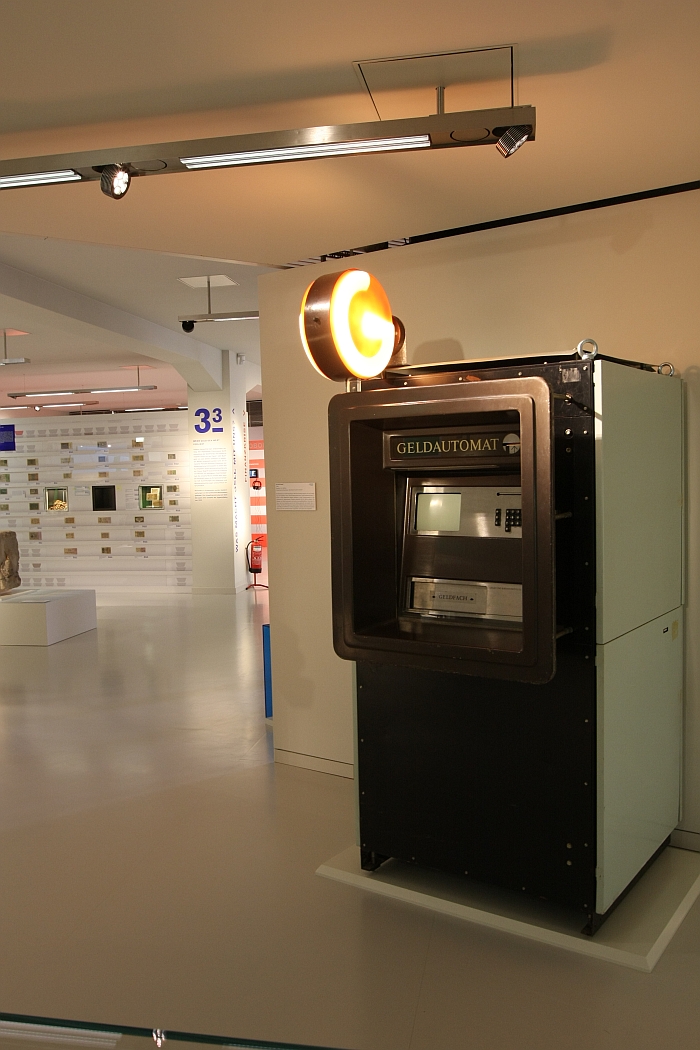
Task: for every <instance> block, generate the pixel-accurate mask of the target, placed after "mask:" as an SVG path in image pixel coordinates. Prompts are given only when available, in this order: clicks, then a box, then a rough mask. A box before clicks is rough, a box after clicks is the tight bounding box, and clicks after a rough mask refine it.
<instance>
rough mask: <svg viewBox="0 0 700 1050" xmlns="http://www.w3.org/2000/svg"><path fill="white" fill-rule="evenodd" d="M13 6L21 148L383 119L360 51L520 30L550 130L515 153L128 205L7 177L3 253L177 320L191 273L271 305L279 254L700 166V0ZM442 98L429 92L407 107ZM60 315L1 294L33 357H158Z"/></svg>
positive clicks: (183, 182) (82, 189)
mask: <svg viewBox="0 0 700 1050" xmlns="http://www.w3.org/2000/svg"><path fill="white" fill-rule="evenodd" d="M0 10H1V12H2V24H3V34H4V39H5V41H6V42H7V41H11V46H6V47H5V48H4V49H3V61H2V63H1V64H0V92H1V93H2V97H3V107H2V110H0V157H16V156H40V155H44V154H49V153H52V152H59V151H63V150H68V151H70V150H77V149H88V148H98V147H99V148H106V147H118V146H119V147H121V146H124V145H125V144H130V143H147V142H163V141H173V140H177V139H181V138H197V137H207V136H212V135H224V134H235V133H238V132H250V131H264V130H279V129H284V128H290V127H301V126H306V125H315V124H327V123H341V122H349V121H356V120H372V119H374V118H375V116H376V114H375V111H374V109H373V107H372V104H371V101H370V99H369V97H368V95H367V94H366V92H364V90H363V89H362V88H361V86H360V84H359V81H358V79H357V77H356V75H355V72H354V70H353V66H352V63H353V61H355V60H360V59H364V60H366V59H372V58H382V57H388V56H399V55H415V54H423V53H429V52H434V51H444V50H455V49H460V48H476V47H485V46H493V45H502V44H510V43H514V44H516V45H517V48H516V51H517V68H518V74H519V75H518V80H517V92H518V97H517V98H516V101H518V102H520V103H530V104H533V105H535V106H536V107H537V120H538V124H537V140H536V141H535V142H534V143H528V144H527V145H526V146H525V147H524V148H523V149H522V150H520V151H519V152H518V153H517V154H516V155H515V156H514V157H513V158H511V159H510V160H508V161H505V160H504V159H503V158H502V157H500V155H499V154H498V153H497V152H496V150H495V148H493V147H478V148H470V149H455V150H444V151H438V152H434V153H433V152H425V153H415V154H405V155H384V156H382V155H375V156H364V157H349V158H339V159H328V160H319V161H313V162H308V163H304V164H283V165H269V166H266V167H264V168H248V169H235V170H233V169H231V170H218V171H203V172H193V173H183V174H172V175H164V176H154V177H149V178H144V179H141V180H135V181H134V183H133V185H132V188H131V190H130V192H129V194H128V196H127V197H126V198H125V199H124V200H123V201H119V202H115V201H111V200H109V199H108V198H107V197H105V196H104V195H103V194H101V193H100V191H99V188H98V186H97V184H94V183H93V184H85V185H67V186H54V187H45V188H40V189H36V188H33V189H26V190H13V191H6V192H2V193H0V232H2V231H4V235H2V236H0V262H4V263H7V264H9V265H11V266H14V267H16V268H19V269H22V270H26V271H27V272H29V273H32V274H35V275H38V276H41V277H44V278H46V279H47V280H50V281H52V282H54V283H56V284H62V285H64V286H65V287H68V288H70V289H73V290H74V291H79V292H81V293H82V294H85V295H88V296H90V297H92V298H94V299H97V300H100V301H102V302H105V303H108V304H111V305H112V306H116V307H119V308H120V309H122V310H125V311H127V312H129V313H131V314H134V315H137V316H140V317H144V318H147V319H149V320H151V321H154V322H156V323H158V324H159V325H161V326H164V327H166V328H170V329H176V328H178V322H177V315H178V314H181V313H183V312H187V311H188V310H195V309H197V311H198V312H199V310H200V309H201V310H204V309H205V306H204V302H205V297H204V293H202V292H198V291H193V290H190V289H187V288H186V287H185V286H184V285H182V284H180V283H178V281H177V278H178V277H182V276H193V275H195V274H197V273H200V274H205V273H207V272H208V273H225V274H228V275H229V276H230V277H231V278H232V279H233V280H235V281H237V282H238V285H239V286H238V287H235V288H228V289H217V290H215V291H214V293H213V297H214V298H213V308H214V309H215V310H216V309H219V308H220V309H232V310H240V309H247V308H254V307H255V304H256V280H257V276H258V275H259V274H260V273H262V272H265V267H266V266H267V265H281V264H285V263H288V262H290V261H293V260H296V259H300V258H305V257H309V256H316V255H319V254H324V253H327V252H330V251H334V250H339V249H344V248H351V247H355V246H358V245H362V244H369V243H374V242H377V241H385V240H388V239H394V238H401V237H406V236H411V235H415V234H420V233H425V232H427V231H430V230H437V229H444V228H449V227H455V226H461V225H464V224H469V223H473V222H480V221H486V220H489V219H494V218H499V217H502V216H506V215H510V214H518V213H522V212H529V211H536V210H538V209H542V208H550V207H556V206H561V205H566V204H569V203H574V202H577V201H584V200H589V199H595V198H599V197H605V196H610V195H614V194H620V193H628V192H633V191H638V190H644V189H647V188H650V187H654V186H661V185H664V184H669V183H674V182H682V181H687V180H691V179H695V178H697V177H698V174H699V171H700V164H699V161H700V138H699V137H698V136H697V135H696V134H695V133H694V129H695V127H696V125H697V112H698V108H699V105H700V79H699V78H698V77H697V52H698V44H699V43H700V5H698V4H697V0H664V2H663V3H662V2H661V0H591V2H589V3H588V4H586V5H583V4H562V3H561V2H560V0H530V2H528V3H523V2H522V0H495V2H494V0H433V2H432V3H431V4H424V3H417V2H416V0H384V2H383V3H381V4H377V3H376V0H354V3H353V4H352V5H340V4H334V5H331V4H328V3H327V2H326V0H323V2H321V0H296V2H295V3H294V4H290V3H289V2H288V0H261V2H260V3H258V4H256V5H243V4H234V3H232V2H231V0H198V3H196V4H195V3H193V2H192V0H149V2H148V3H146V4H144V3H143V2H142V0H121V3H119V4H106V3H102V4H86V3H84V0H62V2H61V3H60V4H57V3H55V0H32V3H31V4H29V5H28V4H27V3H26V0H1V2H0ZM455 97H456V96H455ZM484 97H485V96H484ZM430 98H431V94H430V92H428V94H427V95H425V98H423V96H422V95H421V96H420V101H419V95H416V94H411V93H410V92H409V93H408V94H407V95H406V101H405V105H407V106H418V105H420V106H421V107H423V109H425V107H426V106H428V105H429V101H430ZM475 98H476V96H475ZM399 101H400V100H399ZM395 102H396V98H394V99H393V102H392V104H394V103H395ZM401 104H404V103H401ZM460 104H464V102H463V101H462V102H460ZM475 104H479V103H478V102H476V103H475ZM447 108H448V109H449V108H451V106H450V94H449V91H448V97H447ZM394 113H395V110H392V114H394ZM123 159H128V158H126V157H125V158H123ZM396 250H398V251H400V250H401V249H396ZM163 253H166V254H163ZM168 253H169V254H168ZM218 260H227V261H226V262H221V261H218ZM237 261H238V262H237ZM241 261H242V262H244V263H245V262H247V263H254V264H261V265H257V266H244V265H240V262H241ZM56 320H57V327H56V328H54V327H53V326H52V323H51V319H50V318H48V317H47V316H46V315H45V313H43V314H41V316H39V314H36V315H32V312H31V308H30V307H26V310H25V312H24V313H23V311H22V310H21V309H19V308H18V307H17V304H16V303H10V302H7V301H5V300H4V299H0V327H2V326H9V327H19V328H23V327H25V328H26V327H29V330H30V331H31V332H32V336H31V339H32V340H33V344H32V350H31V352H29V351H28V352H27V356H31V357H33V361H34V359H36V361H37V364H39V363H40V364H41V367H42V368H44V367H49V363H50V362H53V364H52V365H51V367H53V368H54V371H59V370H61V369H64V370H65V369H68V368H70V367H73V363H75V365H76V366H79V367H80V368H84V367H86V366H87V365H88V364H93V365H94V366H95V367H96V368H102V367H103V366H104V367H112V366H113V365H117V364H118V365H119V366H122V365H126V364H133V363H135V361H136V357H137V356H138V353H136V350H137V349H138V348H135V347H131V348H129V347H127V346H125V343H124V340H119V339H116V338H113V337H112V336H110V335H109V333H105V334H104V337H102V336H101V335H100V334H99V333H98V334H97V335H98V336H99V338H97V337H95V338H93V335H95V333H92V335H90V334H86V332H85V331H81V332H80V333H79V332H77V330H74V331H73V334H71V333H70V332H68V331H66V328H65V325H64V326H63V327H61V324H60V323H59V321H60V319H58V318H57V319H56ZM195 337H196V339H197V340H199V341H200V342H203V343H209V344H211V345H214V346H221V347H224V348H227V349H237V350H243V351H244V352H246V353H247V354H249V355H250V356H251V357H255V356H256V345H257V325H256V324H251V323H250V322H245V323H244V324H243V325H241V326H234V325H233V324H222V325H210V326H208V327H207V326H202V325H200V326H198V327H197V329H196V330H195ZM28 338H29V337H28ZM26 345H27V346H29V344H26ZM140 349H143V348H140ZM144 359H145V360H148V355H147V354H145V355H144ZM7 371H9V370H7ZM0 383H2V388H3V389H5V388H6V387H5V380H4V379H3V377H1V376H0Z"/></svg>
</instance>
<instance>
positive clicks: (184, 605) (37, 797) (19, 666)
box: [0, 594, 700, 1050]
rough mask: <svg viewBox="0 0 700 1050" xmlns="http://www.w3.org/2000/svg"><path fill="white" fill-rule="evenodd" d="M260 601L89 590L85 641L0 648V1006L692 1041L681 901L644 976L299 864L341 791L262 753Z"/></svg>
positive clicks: (351, 1044) (491, 1041)
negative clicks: (661, 950) (93, 615)
mask: <svg viewBox="0 0 700 1050" xmlns="http://www.w3.org/2000/svg"><path fill="white" fill-rule="evenodd" d="M256 603H257V604H256ZM264 612H265V607H264V596H263V595H261V594H258V595H256V596H253V595H251V594H244V595H239V596H237V597H236V598H233V597H231V598H227V597H219V596H217V597H194V598H189V597H185V596H181V595H177V596H173V598H172V599H171V600H170V601H169V602H166V598H165V597H163V598H156V597H154V598H153V599H151V600H150V601H149V600H142V601H140V602H139V603H138V604H135V603H134V602H133V601H132V600H131V599H128V598H126V597H125V598H122V599H117V598H115V597H112V598H109V599H103V600H102V602H101V604H100V609H99V630H98V631H97V632H92V633H91V634H90V635H84V636H82V637H80V638H75V639H71V640H69V641H66V642H61V643H58V644H57V645H55V646H52V647H50V648H49V649H47V650H44V649H41V650H40V649H26V650H25V649H17V648H10V647H7V648H0V945H2V951H1V952H0V1010H2V1011H6V1012H16V1013H23V1014H33V1015H44V1016H51V1017H61V1018H68V1019H75V1020H84V1021H93V1022H107V1023H114V1024H123V1025H137V1026H147V1027H149V1028H154V1027H161V1028H171V1029H180V1030H186V1031H194V1032H209V1033H216V1034H220V1035H228V1036H237V1037H247V1038H259V1039H266V1038H267V1039H280V1040H285V1041H289V1042H300V1043H312V1044H314V1043H315V1044H321V1045H326V1046H336V1047H348V1048H356V1050H434V1048H435V1050H437V1048H440V1050H462V1048H469V1050H472V1048H473V1050H546V1048H549V1047H552V1048H555V1047H556V1048H557V1050H628V1048H634V1050H652V1048H653V1050H656V1048H661V1047H663V1048H666V1047H671V1048H686V1047H688V1048H689V1050H690V1048H695V1047H697V1046H698V1045H699V1043H700V1035H699V1033H700V908H698V906H697V905H696V906H695V907H694V909H693V910H692V912H691V914H690V915H689V917H688V919H687V920H686V922H685V923H684V925H683V926H682V928H681V930H680V931H679V933H678V934H677V935H676V937H675V938H674V940H673V941H672V943H671V945H670V947H669V948H668V950H667V951H666V953H665V955H664V956H663V957H662V959H661V961H660V962H659V964H658V965H657V967H656V969H655V971H654V972H653V973H652V974H643V973H637V972H634V971H631V970H626V969H623V968H622V967H618V966H614V965H612V964H609V963H601V962H598V961H596V960H591V959H586V958H582V957H577V956H571V955H569V954H567V953H566V952H563V951H561V950H559V949H555V948H549V947H545V946H542V945H536V944H531V943H528V942H525V941H522V940H519V939H516V938H513V937H511V936H509V935H506V934H500V933H497V932H494V931H489V930H485V929H480V928H477V927H474V926H471V925H469V924H467V923H464V922H462V921H459V920H456V919H451V918H448V917H445V916H439V915H433V914H431V913H428V912H426V911H423V910H421V909H418V908H414V907H412V906H411V905H408V904H404V903H401V902H398V901H392V900H384V899H381V898H376V897H373V896H371V895H365V894H363V893H362V892H361V891H358V890H356V889H354V888H353V887H349V886H343V885H340V884H338V883H333V882H330V881H328V880H326V879H322V878H319V877H318V876H316V875H315V874H314V872H315V869H316V868H317V867H318V866H319V864H321V863H322V862H323V861H325V860H327V859H328V858H330V857H332V856H333V855H334V854H336V853H338V852H340V850H342V849H344V848H345V847H346V846H348V845H349V844H350V843H351V842H352V841H353V835H354V828H353V798H352V783H351V782H349V781H347V780H345V779H342V778H339V777H333V776H328V775H326V774H323V773H315V772H311V771H308V770H304V769H296V768H293V767H290V766H279V765H278V766H275V765H273V764H271V761H270V756H271V739H270V737H271V730H270V729H269V727H267V726H266V724H265V721H264V717H263V710H262V684H261V672H260V668H261V652H260V624H261V623H262V622H263V621H264Z"/></svg>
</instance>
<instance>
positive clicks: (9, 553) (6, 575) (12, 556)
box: [0, 532, 22, 594]
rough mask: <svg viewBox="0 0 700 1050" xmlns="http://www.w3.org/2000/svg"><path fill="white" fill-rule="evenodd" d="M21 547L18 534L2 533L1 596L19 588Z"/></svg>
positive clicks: (0, 544) (0, 537) (0, 542)
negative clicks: (5, 592)
mask: <svg viewBox="0 0 700 1050" xmlns="http://www.w3.org/2000/svg"><path fill="white" fill-rule="evenodd" d="M21 582H22V580H21V579H20V575H19V547H18V546H17V533H16V532H0V594H2V593H3V591H12V590H14V589H15V587H19V585H20V584H21Z"/></svg>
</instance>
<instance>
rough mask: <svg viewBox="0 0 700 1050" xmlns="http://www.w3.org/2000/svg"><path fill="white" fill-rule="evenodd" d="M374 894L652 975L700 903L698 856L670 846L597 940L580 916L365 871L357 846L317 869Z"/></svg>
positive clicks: (403, 869) (389, 870)
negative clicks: (587, 929) (582, 929)
mask: <svg viewBox="0 0 700 1050" xmlns="http://www.w3.org/2000/svg"><path fill="white" fill-rule="evenodd" d="M316 874H317V875H323V876H324V877H326V878H329V879H335V880H336V881H338V882H344V883H346V884H347V885H350V886H355V887H357V888H358V889H360V890H364V891H365V892H368V893H376V894H379V895H381V896H384V897H390V898H393V899H395V900H400V901H404V902H406V903H409V904H414V905H417V906H419V907H422V908H428V909H430V910H432V911H435V912H439V913H441V914H443V915H451V916H453V917H454V918H459V919H463V920H465V921H466V922H471V923H476V924H477V925H480V926H486V927H490V928H491V929H495V930H500V931H502V932H505V933H510V934H512V935H514V936H516V937H522V938H525V939H527V940H532V941H536V942H539V943H540V944H549V945H551V946H552V947H556V948H563V949H564V950H566V951H570V952H575V953H577V954H580V955H588V956H591V957H593V958H598V959H602V960H605V961H607V962H613V963H617V964H618V965H620V966H627V967H630V968H632V969H634V970H642V971H644V972H647V973H649V972H651V970H653V969H654V966H655V965H656V963H657V962H658V960H659V959H660V958H661V955H662V954H663V952H664V950H665V949H666V947H667V946H668V944H669V943H670V941H671V938H672V937H673V935H674V933H675V932H676V930H677V929H678V928H679V926H680V925H681V923H682V922H683V919H684V918H685V916H686V915H687V914H688V912H689V911H690V908H691V907H692V905H693V903H694V902H695V900H697V898H698V896H700V853H694V852H691V851H690V850H683V849H677V848H675V847H673V846H670V847H669V848H668V849H666V850H665V851H664V853H663V854H662V856H660V857H659V858H658V859H657V860H656V861H655V862H654V864H653V865H652V866H651V867H650V868H649V869H648V870H647V871H646V872H645V873H644V874H643V875H642V877H641V878H640V879H639V881H638V882H636V883H635V884H634V886H633V887H632V888H631V890H630V891H629V893H627V894H626V896H625V897H624V898H623V899H622V900H621V901H620V903H619V905H618V906H617V907H616V908H615V909H614V912H613V913H612V914H611V915H610V917H609V918H608V919H607V920H606V922H605V925H604V926H603V928H602V929H601V930H599V932H598V933H597V934H596V936H595V937H590V936H588V935H586V934H585V933H583V932H582V931H581V917H580V913H578V912H576V911H573V912H572V911H570V910H569V909H566V908H562V907H560V906H558V905H552V904H549V903H548V902H546V901H539V900H537V899H533V898H529V897H526V896H525V895H523V896H522V897H520V896H519V895H518V894H517V893H514V892H512V891H508V890H499V889H496V888H494V887H492V886H485V885H483V884H480V883H476V882H472V881H470V880H468V879H463V878H460V877H459V876H457V875H446V874H443V873H442V872H437V871H432V870H429V869H427V868H419V867H417V866H416V865H414V864H404V863H401V862H400V861H397V860H388V861H386V862H385V863H384V864H383V865H382V866H381V868H380V869H379V870H375V871H374V872H370V871H365V870H363V869H362V867H361V864H360V856H359V850H358V848H357V847H356V846H351V847H350V848H349V849H346V850H344V852H343V853H339V854H338V855H337V856H336V857H333V858H332V859H331V860H329V861H328V862H327V863H326V864H322V865H321V867H320V868H318V870H317V872H316Z"/></svg>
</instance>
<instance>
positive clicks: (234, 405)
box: [224, 351, 252, 591]
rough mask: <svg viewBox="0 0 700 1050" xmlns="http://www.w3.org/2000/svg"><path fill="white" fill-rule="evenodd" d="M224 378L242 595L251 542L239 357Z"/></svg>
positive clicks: (244, 378) (227, 365) (244, 379)
mask: <svg viewBox="0 0 700 1050" xmlns="http://www.w3.org/2000/svg"><path fill="white" fill-rule="evenodd" d="M225 356H226V355H225ZM227 378H228V389H229V395H230V406H231V448H232V495H233V548H234V549H233V554H234V559H233V560H234V573H235V578H236V590H237V591H241V590H244V589H245V588H246V587H247V586H248V584H249V583H251V582H252V577H251V576H250V575H249V574H248V566H247V564H246V546H247V545H248V543H249V542H250V483H249V481H248V414H247V412H246V407H245V399H246V391H247V389H248V368H247V366H246V363H245V361H244V360H242V355H240V354H236V353H233V352H232V351H231V352H230V353H229V354H228V362H227V361H226V360H224V383H226V381H227Z"/></svg>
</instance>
